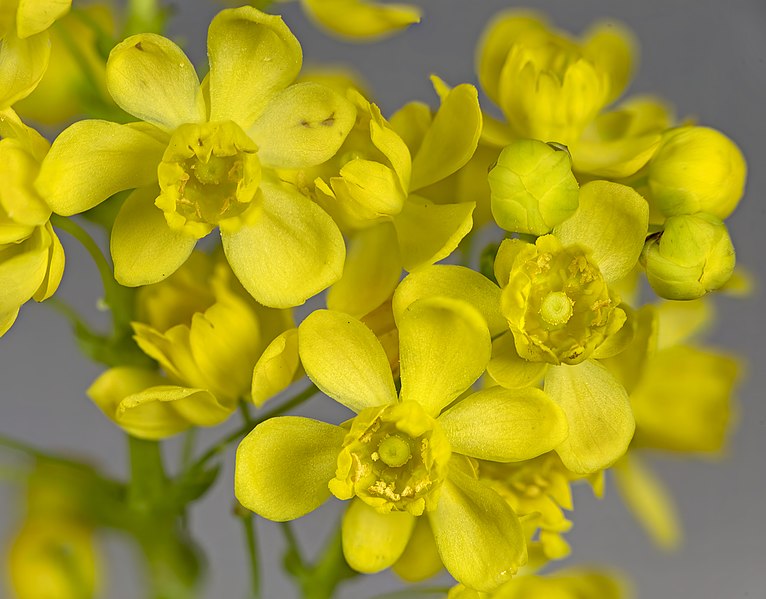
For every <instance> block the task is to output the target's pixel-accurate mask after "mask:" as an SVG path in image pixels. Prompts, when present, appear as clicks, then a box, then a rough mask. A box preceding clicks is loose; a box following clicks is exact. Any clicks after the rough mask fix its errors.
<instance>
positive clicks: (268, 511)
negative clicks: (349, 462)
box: [234, 416, 345, 522]
mask: <svg viewBox="0 0 766 599" xmlns="http://www.w3.org/2000/svg"><path fill="white" fill-rule="evenodd" d="M344 437H345V431H344V429H342V428H340V427H339V426H334V425H332V424H325V423H324V422H318V421H316V420H311V419H309V418H299V417H296V416H282V417H279V418H271V419H270V420H267V421H266V422H264V423H262V424H259V425H258V426H256V427H255V428H254V429H253V431H252V432H251V433H250V434H249V435H247V437H245V438H244V439H243V440H242V442H241V443H240V444H239V447H238V448H237V462H236V466H235V470H234V494H235V495H236V496H237V499H238V500H239V502H240V503H241V504H242V505H244V506H245V507H246V508H247V509H249V510H252V511H253V512H255V513H256V514H258V515H260V516H263V517H264V518H268V519H269V520H275V521H277V522H285V521H287V520H294V519H295V518H300V517H301V516H303V515H305V514H308V513H309V512H311V511H313V510H315V509H316V508H318V507H319V506H320V505H321V504H322V503H324V501H325V500H326V499H327V498H328V497H329V496H330V490H329V489H328V487H327V483H329V482H330V480H331V479H332V478H333V477H334V476H335V467H336V462H337V458H338V453H339V452H340V448H341V445H342V444H343V438H344Z"/></svg>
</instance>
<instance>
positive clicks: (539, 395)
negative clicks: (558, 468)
mask: <svg viewBox="0 0 766 599" xmlns="http://www.w3.org/2000/svg"><path fill="white" fill-rule="evenodd" d="M439 424H441V425H442V428H443V429H444V433H445V434H446V435H447V439H449V442H450V445H451V446H452V450H453V451H455V452H457V453H462V454H464V455H467V456H470V457H472V458H479V459H482V460H492V461H493V462H518V461H521V460H530V459H532V458H534V457H537V456H539V455H542V454H544V453H546V452H548V451H551V450H552V449H554V448H555V447H556V446H558V445H559V444H561V443H562V442H563V441H564V439H566V437H567V430H568V427H567V421H566V416H565V414H564V412H563V410H562V409H561V408H559V407H558V406H557V405H556V404H555V403H554V402H553V401H552V400H551V399H550V398H549V397H548V396H547V395H546V394H545V393H543V392H542V391H540V389H534V388H532V387H529V388H527V389H514V390H511V389H504V388H502V387H492V388H490V389H483V390H482V391H477V392H476V393H473V394H471V395H469V396H468V397H466V398H465V399H462V400H460V401H459V402H457V403H456V404H455V405H454V406H453V407H451V408H450V409H449V410H447V411H446V412H444V413H443V414H442V415H441V416H439Z"/></svg>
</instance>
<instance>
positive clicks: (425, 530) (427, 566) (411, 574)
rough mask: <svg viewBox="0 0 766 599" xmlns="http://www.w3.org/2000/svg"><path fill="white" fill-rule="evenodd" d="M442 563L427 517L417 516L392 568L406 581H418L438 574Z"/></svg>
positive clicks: (442, 566)
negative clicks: (413, 527) (402, 549)
mask: <svg viewBox="0 0 766 599" xmlns="http://www.w3.org/2000/svg"><path fill="white" fill-rule="evenodd" d="M443 568H444V565H443V564H442V560H441V558H440V557H439V550H438V548H437V547H436V541H434V533H433V531H432V530H431V524H430V522H429V521H428V518H418V519H417V522H416V523H415V529H414V530H413V531H412V534H411V535H410V541H409V543H407V547H405V549H404V553H402V555H401V557H400V558H399V559H398V560H397V562H396V563H395V564H394V567H393V570H394V572H396V575H397V576H399V578H402V579H404V580H406V581H407V582H420V581H421V580H426V579H427V578H431V577H432V576H435V575H436V574H438V573H439V572H440V571H441V570H442V569H443Z"/></svg>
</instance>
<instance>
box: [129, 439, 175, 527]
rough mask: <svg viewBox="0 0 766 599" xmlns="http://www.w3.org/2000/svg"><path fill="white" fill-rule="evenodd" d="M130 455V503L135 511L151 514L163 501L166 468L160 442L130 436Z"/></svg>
mask: <svg viewBox="0 0 766 599" xmlns="http://www.w3.org/2000/svg"><path fill="white" fill-rule="evenodd" d="M128 449H129V454H130V486H129V487H128V501H129V503H130V505H131V506H132V507H133V509H135V510H137V511H143V512H151V511H153V508H155V507H156V506H157V505H158V504H160V503H161V502H162V500H163V496H164V492H165V485H166V482H167V479H166V477H165V468H164V467H163V465H162V451H161V448H160V444H159V442H158V441H147V440H145V439H138V438H137V437H131V436H128Z"/></svg>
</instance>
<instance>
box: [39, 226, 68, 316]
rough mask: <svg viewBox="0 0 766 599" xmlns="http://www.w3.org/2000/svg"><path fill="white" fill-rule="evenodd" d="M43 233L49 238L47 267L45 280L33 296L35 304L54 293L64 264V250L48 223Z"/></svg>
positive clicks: (61, 275)
mask: <svg viewBox="0 0 766 599" xmlns="http://www.w3.org/2000/svg"><path fill="white" fill-rule="evenodd" d="M45 232H46V234H47V235H48V236H49V237H50V239H51V244H50V246H49V248H48V266H47V268H46V269H45V278H44V279H43V282H42V283H41V284H40V287H38V288H37V291H35V294H34V296H33V297H34V300H35V301H36V302H42V301H44V300H46V299H48V298H49V297H50V296H52V295H53V294H54V293H56V290H57V289H58V287H59V284H60V283H61V278H62V277H63V276H64V264H65V262H66V259H65V256H64V248H63V246H62V245H61V241H59V238H58V236H57V235H56V232H55V231H54V230H53V227H52V226H51V224H50V222H47V223H45Z"/></svg>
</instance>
